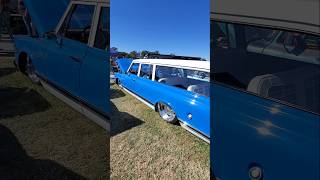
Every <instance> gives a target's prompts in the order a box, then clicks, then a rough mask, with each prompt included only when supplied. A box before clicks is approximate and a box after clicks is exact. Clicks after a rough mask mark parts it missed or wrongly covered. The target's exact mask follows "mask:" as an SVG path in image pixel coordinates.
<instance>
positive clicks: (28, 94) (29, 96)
mask: <svg viewBox="0 0 320 180" xmlns="http://www.w3.org/2000/svg"><path fill="white" fill-rule="evenodd" d="M50 107H51V106H50V104H49V102H48V101H47V100H46V99H44V98H43V97H42V96H41V95H40V94H39V93H38V92H36V91H35V90H32V89H28V88H11V87H10V88H1V87H0V120H1V119H3V118H8V117H14V116H18V115H20V116H21V115H27V114H33V113H36V112H42V111H46V110H47V109H49V108H50Z"/></svg>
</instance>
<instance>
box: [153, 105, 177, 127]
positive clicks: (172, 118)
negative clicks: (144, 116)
mask: <svg viewBox="0 0 320 180" xmlns="http://www.w3.org/2000/svg"><path fill="white" fill-rule="evenodd" d="M157 111H158V113H159V115H160V117H161V118H162V119H163V120H165V121H166V122H168V123H171V124H175V123H176V122H177V117H176V113H175V112H174V111H173V109H172V108H171V107H170V106H168V105H166V104H164V103H158V104H157Z"/></svg>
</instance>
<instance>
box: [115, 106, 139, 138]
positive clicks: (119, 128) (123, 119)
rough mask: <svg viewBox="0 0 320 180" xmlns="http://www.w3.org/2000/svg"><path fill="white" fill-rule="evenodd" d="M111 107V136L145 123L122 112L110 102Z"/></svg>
mask: <svg viewBox="0 0 320 180" xmlns="http://www.w3.org/2000/svg"><path fill="white" fill-rule="evenodd" d="M110 106H111V123H110V127H111V136H115V135H117V134H120V133H122V132H125V131H127V130H129V129H132V128H134V127H137V126H140V125H141V124H143V123H144V122H143V121H141V120H140V119H138V118H136V117H134V116H132V115H130V114H128V113H126V112H120V111H119V110H118V108H117V107H116V106H115V105H114V104H113V102H110Z"/></svg>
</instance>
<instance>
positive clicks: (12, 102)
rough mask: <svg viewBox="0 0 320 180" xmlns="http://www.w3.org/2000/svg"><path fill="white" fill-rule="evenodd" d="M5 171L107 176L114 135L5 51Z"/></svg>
mask: <svg viewBox="0 0 320 180" xmlns="http://www.w3.org/2000/svg"><path fill="white" fill-rule="evenodd" d="M0 159H2V160H3V161H2V162H1V160H0V176H1V177H2V178H5V177H11V178H13V179H22V178H23V179H28V178H30V179H31V178H32V179H107V178H108V177H109V163H108V162H109V135H107V133H106V131H105V130H104V129H102V128H101V127H99V126H98V125H96V124H94V123H93V122H92V121H90V120H88V119H87V118H86V117H85V116H83V115H81V114H80V113H78V112H77V111H75V110H73V109H72V108H70V107H69V106H68V105H66V104H64V103H63V102H62V101H60V100H59V99H57V98H56V97H54V96H52V95H51V94H49V93H48V92H47V91H46V90H45V89H44V88H42V87H41V86H38V85H34V84H31V82H30V81H29V79H28V78H27V77H25V76H24V75H22V74H21V73H20V72H16V71H15V70H14V67H13V65H12V58H4V57H0Z"/></svg>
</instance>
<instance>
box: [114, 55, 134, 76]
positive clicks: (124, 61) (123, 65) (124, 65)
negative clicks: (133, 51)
mask: <svg viewBox="0 0 320 180" xmlns="http://www.w3.org/2000/svg"><path fill="white" fill-rule="evenodd" d="M131 62H132V59H128V58H121V59H117V61H116V63H117V65H118V67H119V69H120V72H121V73H125V72H126V71H127V70H128V68H129V66H130V64H131Z"/></svg>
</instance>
